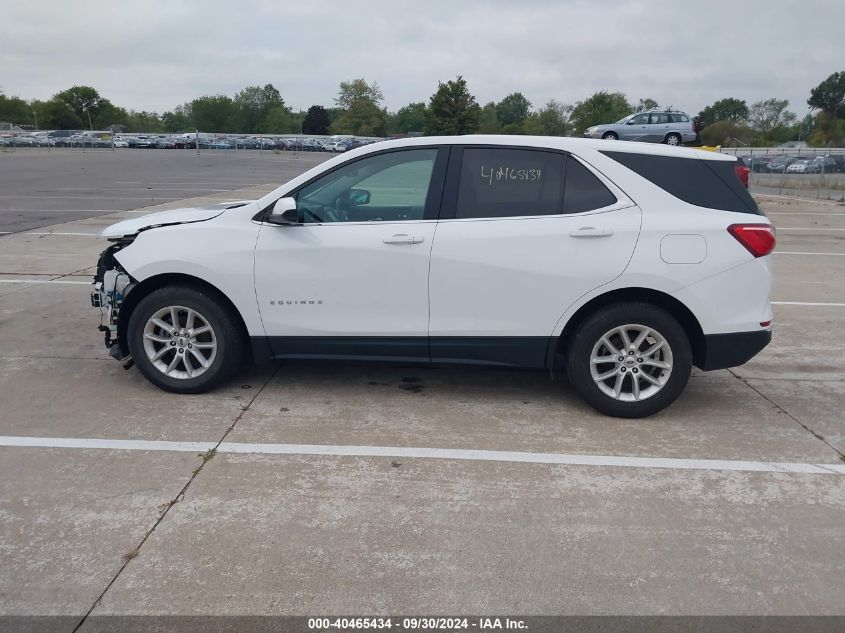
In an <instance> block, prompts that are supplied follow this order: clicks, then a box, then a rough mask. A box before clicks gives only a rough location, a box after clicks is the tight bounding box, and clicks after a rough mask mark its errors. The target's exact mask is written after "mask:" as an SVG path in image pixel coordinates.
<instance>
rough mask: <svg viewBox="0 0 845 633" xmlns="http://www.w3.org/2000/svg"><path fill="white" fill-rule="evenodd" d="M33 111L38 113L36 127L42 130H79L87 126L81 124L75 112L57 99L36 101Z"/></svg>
mask: <svg viewBox="0 0 845 633" xmlns="http://www.w3.org/2000/svg"><path fill="white" fill-rule="evenodd" d="M35 112H36V114H37V115H38V127H40V128H41V129H44V130H80V129H82V128H83V127H87V124H86V126H83V124H82V119H80V118H79V117H78V116H77V115H76V112H74V111H73V110H71V109H70V107H68V105H67V104H66V103H65V102H64V101H60V100H59V99H55V98H54V99H50V100H49V101H40V102H38V103H36V105H35Z"/></svg>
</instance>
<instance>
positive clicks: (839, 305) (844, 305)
mask: <svg viewBox="0 0 845 633" xmlns="http://www.w3.org/2000/svg"><path fill="white" fill-rule="evenodd" d="M772 305H773V306H824V307H828V308H845V303H814V302H812V301H772Z"/></svg>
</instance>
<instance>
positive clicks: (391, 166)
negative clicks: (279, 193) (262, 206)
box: [296, 149, 437, 223]
mask: <svg viewBox="0 0 845 633" xmlns="http://www.w3.org/2000/svg"><path fill="white" fill-rule="evenodd" d="M436 158H437V150H436V149H418V150H405V151H400V152H387V153H384V154H377V155H376V156H372V157H369V158H363V159H361V160H358V161H355V162H352V163H349V164H347V165H344V166H343V167H340V168H339V169H336V170H334V171H332V172H331V173H329V174H327V175H325V176H323V177H322V178H319V179H317V180H315V181H314V182H312V183H310V184H308V185H306V186H305V187H303V188H302V189H300V190H299V193H298V194H297V195H296V199H297V209H298V210H299V214H300V220H301V221H302V222H305V223H328V222H377V221H396V220H422V219H423V216H424V214H425V208H426V201H427V199H428V190H429V186H430V184H431V176H432V173H433V172H434V163H435V160H436Z"/></svg>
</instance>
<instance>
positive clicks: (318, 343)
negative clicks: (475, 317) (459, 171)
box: [255, 148, 447, 360]
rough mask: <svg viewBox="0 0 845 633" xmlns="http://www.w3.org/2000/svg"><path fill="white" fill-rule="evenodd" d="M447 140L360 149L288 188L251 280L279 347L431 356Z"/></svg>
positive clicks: (290, 352) (299, 351) (308, 352)
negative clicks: (282, 219) (433, 275)
mask: <svg viewBox="0 0 845 633" xmlns="http://www.w3.org/2000/svg"><path fill="white" fill-rule="evenodd" d="M446 154H447V150H445V149H438V148H419V149H403V150H399V151H389V152H383V153H379V154H375V155H369V156H365V157H364V158H361V159H359V160H356V161H353V162H351V163H346V164H344V165H342V166H341V167H339V168H336V169H334V170H333V171H331V172H329V173H328V174H325V175H323V176H321V177H318V178H317V179H316V180H314V181H312V182H310V183H308V184H306V185H304V186H303V187H301V188H300V189H299V190H298V191H296V192H294V194H293V197H295V198H296V200H297V211H298V214H299V220H300V224H298V225H287V226H280V225H273V224H264V225H263V226H262V227H261V230H260V232H259V235H258V241H257V244H256V249H255V289H256V296H257V299H258V304H259V309H260V312H261V318H262V320H263V322H264V328H265V331H266V333H267V336H268V337H269V342H270V347H271V351H272V352H273V354H274V355H276V356H277V357H288V358H293V357H339V358H355V357H359V356H366V357H370V358H373V357H376V358H377V357H384V358H405V359H414V360H428V338H427V337H428V267H429V258H430V253H431V244H432V238H433V236H434V230H435V226H436V216H437V209H438V207H439V204H440V194H441V192H442V172H443V171H444V169H443V167H442V166H443V165H444V164H445V160H446V158H447V156H446Z"/></svg>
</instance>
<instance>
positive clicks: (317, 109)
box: [302, 105, 331, 135]
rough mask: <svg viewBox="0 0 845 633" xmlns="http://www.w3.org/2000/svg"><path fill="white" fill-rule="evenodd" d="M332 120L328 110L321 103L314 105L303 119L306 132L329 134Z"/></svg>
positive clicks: (303, 128)
mask: <svg viewBox="0 0 845 633" xmlns="http://www.w3.org/2000/svg"><path fill="white" fill-rule="evenodd" d="M330 126H331V120H330V119H329V113H328V111H327V110H326V109H325V108H324V107H323V106H321V105H312V106H311V107H310V108H308V113H307V114H306V115H305V118H304V119H303V121H302V132H303V133H304V134H320V135H322V134H328V133H329V127H330Z"/></svg>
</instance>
